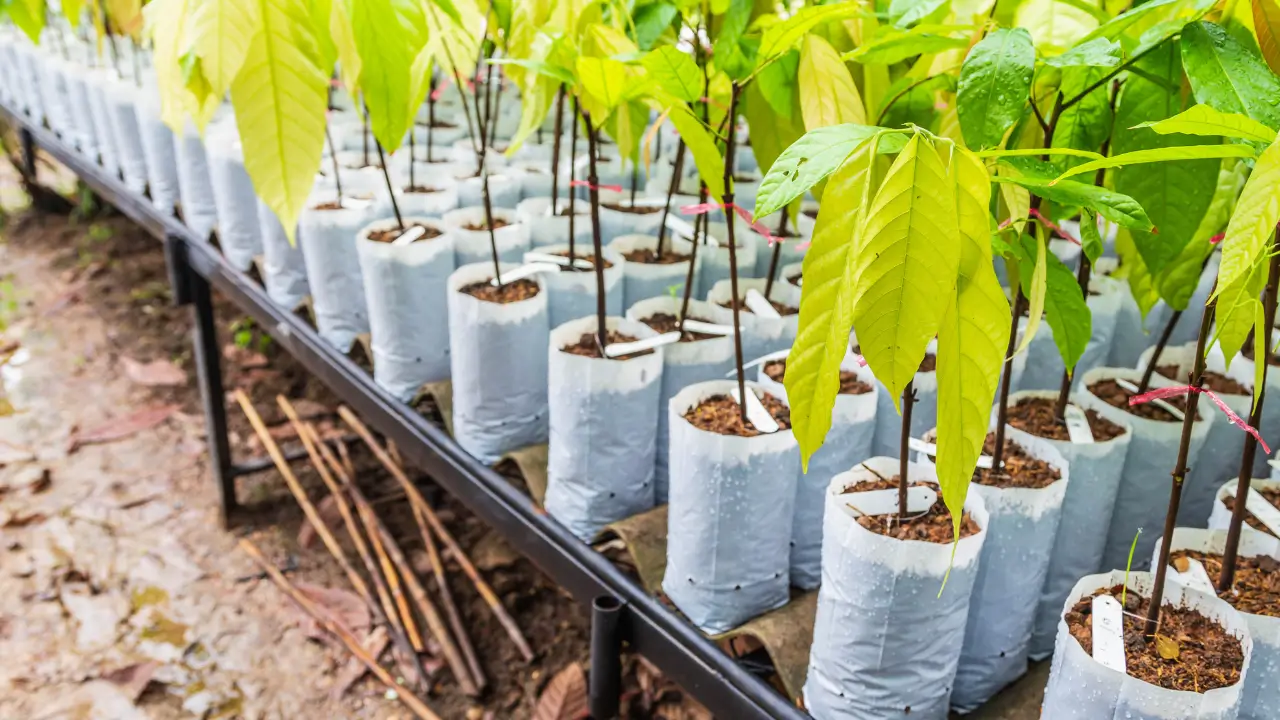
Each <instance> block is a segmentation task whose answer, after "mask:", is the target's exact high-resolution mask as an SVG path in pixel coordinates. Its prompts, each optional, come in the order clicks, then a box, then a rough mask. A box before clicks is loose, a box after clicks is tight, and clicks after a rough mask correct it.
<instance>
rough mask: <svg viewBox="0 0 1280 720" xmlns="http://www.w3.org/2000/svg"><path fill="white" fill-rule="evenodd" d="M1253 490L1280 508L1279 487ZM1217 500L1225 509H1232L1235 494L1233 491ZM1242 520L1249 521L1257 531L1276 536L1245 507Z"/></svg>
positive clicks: (1234, 502)
mask: <svg viewBox="0 0 1280 720" xmlns="http://www.w3.org/2000/svg"><path fill="white" fill-rule="evenodd" d="M1254 491H1256V492H1257V493H1258V494H1259V495H1261V496H1262V497H1263V498H1264V499H1266V501H1267V502H1269V503H1271V504H1272V505H1274V506H1275V507H1277V508H1280V488H1268V489H1266V490H1263V489H1262V488H1254ZM1218 502H1220V503H1222V506H1223V507H1225V508H1226V509H1228V510H1234V509H1235V504H1236V495H1235V493H1234V492H1233V493H1231V494H1230V495H1227V496H1225V497H1223V498H1222V499H1221V500H1219V501H1218ZM1244 521H1245V522H1247V523H1249V527H1251V528H1253V529H1254V530H1257V531H1258V532H1264V533H1266V534H1268V535H1270V536H1271V537H1275V536H1276V534H1275V533H1273V532H1271V530H1269V529H1268V528H1267V526H1266V525H1263V524H1262V521H1261V520H1259V519H1258V518H1256V517H1254V515H1253V513H1251V512H1249V511H1248V510H1247V509H1246V510H1245V511H1244Z"/></svg>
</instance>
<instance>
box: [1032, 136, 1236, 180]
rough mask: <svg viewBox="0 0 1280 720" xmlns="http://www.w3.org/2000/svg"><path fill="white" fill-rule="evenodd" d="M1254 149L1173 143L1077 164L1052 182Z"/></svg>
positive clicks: (1228, 155) (1229, 156) (1209, 157)
mask: <svg viewBox="0 0 1280 720" xmlns="http://www.w3.org/2000/svg"><path fill="white" fill-rule="evenodd" d="M1255 154H1257V153H1256V151H1255V150H1254V149H1253V148H1252V147H1250V146H1248V145H1174V146H1172V147H1161V148H1152V149H1150V150H1134V151H1133V152H1127V153H1122V154H1120V155H1112V156H1111V157H1108V158H1105V159H1103V160H1094V161H1093V162H1087V163H1084V164H1083V165H1077V166H1075V167H1073V168H1071V169H1070V170H1068V171H1066V172H1064V173H1062V174H1061V175H1059V176H1058V177H1057V178H1055V179H1054V182H1055V183H1056V182H1058V181H1060V180H1066V179H1067V178H1069V177H1074V176H1076V175H1083V174H1085V173H1095V172H1097V171H1099V170H1103V169H1106V168H1113V167H1121V166H1125V165H1141V164H1143V163H1155V162H1170V161H1173V160H1208V159H1215V158H1251V157H1253V156H1254V155H1255Z"/></svg>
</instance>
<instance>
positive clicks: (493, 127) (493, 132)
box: [485, 65, 502, 147]
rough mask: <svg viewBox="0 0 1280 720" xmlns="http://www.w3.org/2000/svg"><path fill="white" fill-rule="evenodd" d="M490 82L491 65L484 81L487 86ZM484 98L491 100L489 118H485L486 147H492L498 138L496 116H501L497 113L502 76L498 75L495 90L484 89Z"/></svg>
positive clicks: (500, 101) (500, 103)
mask: <svg viewBox="0 0 1280 720" xmlns="http://www.w3.org/2000/svg"><path fill="white" fill-rule="evenodd" d="M492 82H493V65H490V66H489V71H488V79H486V80H485V84H486V85H489V84H491V83H492ZM485 96H486V97H490V98H493V107H492V108H491V109H490V110H489V117H488V118H486V120H488V122H489V145H488V147H493V143H494V140H496V139H497V137H498V115H500V114H501V113H500V112H499V109H500V108H501V106H502V75H501V74H499V75H498V84H497V87H496V88H495V89H493V90H492V91H490V90H489V88H488V87H486V88H485ZM486 102H487V101H486Z"/></svg>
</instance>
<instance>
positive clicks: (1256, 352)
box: [1250, 269, 1270, 410]
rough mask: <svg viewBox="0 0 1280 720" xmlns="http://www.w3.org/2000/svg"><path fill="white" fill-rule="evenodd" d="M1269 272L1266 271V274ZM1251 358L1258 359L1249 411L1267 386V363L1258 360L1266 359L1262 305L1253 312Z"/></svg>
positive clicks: (1259, 399)
mask: <svg viewBox="0 0 1280 720" xmlns="http://www.w3.org/2000/svg"><path fill="white" fill-rule="evenodd" d="M1269 271H1270V270H1269V269H1268V272H1269ZM1253 327H1254V333H1253V357H1254V358H1256V359H1259V361H1258V362H1255V363H1254V364H1253V404H1252V405H1251V406H1250V408H1251V410H1257V409H1258V403H1259V402H1260V401H1261V400H1262V389H1263V388H1264V387H1266V384H1267V363H1265V362H1261V360H1260V358H1265V357H1267V350H1268V348H1267V337H1266V333H1264V332H1263V329H1264V328H1266V327H1267V316H1266V312H1264V310H1263V307H1262V303H1258V306H1257V307H1256V308H1254V311H1253Z"/></svg>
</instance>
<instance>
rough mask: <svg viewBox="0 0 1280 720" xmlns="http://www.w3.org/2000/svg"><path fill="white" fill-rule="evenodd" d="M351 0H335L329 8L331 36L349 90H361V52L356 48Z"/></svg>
mask: <svg viewBox="0 0 1280 720" xmlns="http://www.w3.org/2000/svg"><path fill="white" fill-rule="evenodd" d="M350 2H351V0H333V5H332V7H331V8H330V10H329V36H330V37H332V38H333V46H334V49H335V50H336V51H337V53H338V70H339V71H340V72H341V76H342V84H343V85H344V86H346V88H347V92H349V93H351V94H353V95H354V94H355V93H356V92H358V91H359V90H360V67H361V62H360V52H359V51H358V50H357V49H356V36H355V30H354V29H352V27H351V10H350Z"/></svg>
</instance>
